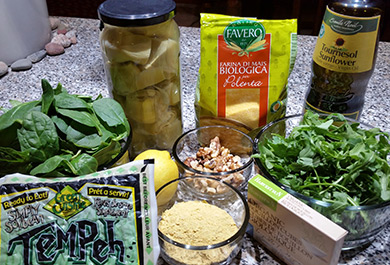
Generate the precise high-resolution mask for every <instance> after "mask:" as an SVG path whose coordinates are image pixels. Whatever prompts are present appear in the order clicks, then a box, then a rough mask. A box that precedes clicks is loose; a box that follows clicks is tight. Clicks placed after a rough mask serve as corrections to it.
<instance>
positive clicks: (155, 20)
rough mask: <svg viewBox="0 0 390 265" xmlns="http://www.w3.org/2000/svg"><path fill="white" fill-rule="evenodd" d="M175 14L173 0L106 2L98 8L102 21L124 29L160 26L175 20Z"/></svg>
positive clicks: (121, 0)
mask: <svg viewBox="0 0 390 265" xmlns="http://www.w3.org/2000/svg"><path fill="white" fill-rule="evenodd" d="M175 12H176V3H175V2H174V1H173V0H106V1H105V2H103V3H102V4H101V5H100V6H99V8H98V15H99V19H100V21H102V22H103V23H107V24H110V25H113V26H122V27H137V26H149V25H155V24H159V23H162V22H164V21H167V20H168V19H170V18H173V17H174V15H175Z"/></svg>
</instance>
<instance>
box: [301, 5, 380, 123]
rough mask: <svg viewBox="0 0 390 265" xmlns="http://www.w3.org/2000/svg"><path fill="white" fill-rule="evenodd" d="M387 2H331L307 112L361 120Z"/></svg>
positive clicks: (314, 64) (320, 37)
mask: <svg viewBox="0 0 390 265" xmlns="http://www.w3.org/2000/svg"><path fill="white" fill-rule="evenodd" d="M382 6H383V2H382V1H378V0H376V1H375V0H331V1H330V2H329V3H328V6H327V7H326V11H325V14H324V18H323V22H322V25H321V28H320V32H319V35H318V39H317V43H316V46H315V49H314V53H313V62H312V74H311V80H310V86H309V88H308V90H307V93H306V101H305V107H304V108H305V110H307V109H310V110H312V111H315V112H318V113H334V112H337V113H341V114H343V115H344V116H346V117H349V118H352V119H356V120H357V119H359V118H360V115H361V111H362V108H363V104H364V95H365V92H366V89H367V85H368V82H369V80H370V78H371V75H372V73H373V71H374V68H375V61H376V52H377V48H378V41H379V28H380V22H381V19H382V16H383V8H382Z"/></svg>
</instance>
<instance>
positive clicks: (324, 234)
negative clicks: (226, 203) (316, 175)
mask: <svg viewBox="0 0 390 265" xmlns="http://www.w3.org/2000/svg"><path fill="white" fill-rule="evenodd" d="M248 205H249V212H250V219H249V223H250V226H251V228H252V229H250V230H249V231H250V233H249V234H250V235H251V236H253V237H254V238H255V239H256V240H257V241H259V242H260V243H262V244H263V245H264V246H265V247H266V248H268V249H269V250H270V251H272V252H273V253H274V254H275V255H276V256H278V257H279V258H280V259H282V260H283V261H284V262H286V264H302V265H312V264H316V265H336V264H338V260H339V256H340V252H341V248H342V246H343V243H344V238H345V236H346V235H347V231H346V230H344V229H343V228H342V227H340V226H338V225H337V224H335V223H334V222H332V221H331V220H329V219H328V218H326V217H325V216H323V215H322V214H320V213H319V212H317V211H315V210H314V209H312V208H311V207H309V206H308V205H306V204H305V203H303V202H302V201H300V200H299V199H297V198H295V197H294V196H292V195H290V194H289V193H287V192H286V191H285V190H283V189H281V188H280V187H278V186H277V185H275V184H274V183H272V182H271V181H269V180H268V179H266V178H264V177H263V176H260V175H257V176H255V177H253V178H252V179H250V180H249V183H248Z"/></svg>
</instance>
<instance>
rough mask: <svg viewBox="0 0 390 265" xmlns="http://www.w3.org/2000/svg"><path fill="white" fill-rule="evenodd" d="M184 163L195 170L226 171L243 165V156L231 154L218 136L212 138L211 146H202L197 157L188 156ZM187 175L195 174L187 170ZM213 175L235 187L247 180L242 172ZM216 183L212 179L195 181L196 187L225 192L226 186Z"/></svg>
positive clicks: (212, 191)
mask: <svg viewBox="0 0 390 265" xmlns="http://www.w3.org/2000/svg"><path fill="white" fill-rule="evenodd" d="M184 164H185V165H187V166H188V167H191V168H193V169H195V170H198V171H205V172H226V171H232V170H234V169H237V168H240V167H242V166H243V165H242V162H241V157H239V156H238V155H233V154H231V153H230V150H229V149H228V148H226V147H224V146H221V143H220V140H219V137H218V136H216V137H214V138H213V139H211V140H210V145H209V146H205V147H200V148H199V150H198V151H197V153H196V156H195V157H187V159H186V160H185V161H184ZM186 175H194V174H192V173H189V172H187V174H186ZM213 177H215V178H217V179H221V180H223V181H225V182H226V183H229V184H231V185H232V186H234V187H238V186H240V185H241V183H243V182H244V180H245V178H244V176H243V175H242V174H241V173H240V172H235V173H232V174H227V175H220V176H213ZM215 183H216V182H214V181H210V180H200V181H197V183H195V187H196V188H198V189H200V190H201V191H203V192H208V193H223V192H225V188H223V187H222V185H221V184H218V185H216V184H215Z"/></svg>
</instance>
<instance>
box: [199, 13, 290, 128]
mask: <svg viewBox="0 0 390 265" xmlns="http://www.w3.org/2000/svg"><path fill="white" fill-rule="evenodd" d="M296 32H297V20H296V19H286V20H261V19H254V18H241V17H232V16H226V15H218V14H205V13H203V14H201V59H200V69H199V78H198V85H197V93H196V100H195V107H196V112H197V123H198V125H200V126H204V125H209V124H221V123H222V124H224V123H225V124H229V125H232V124H234V126H236V127H238V128H239V129H241V130H244V131H250V130H252V129H255V128H258V127H262V126H264V125H265V124H267V123H269V122H271V121H273V120H275V119H278V118H281V117H283V116H284V115H285V113H286V100H287V79H288V76H289V74H290V72H291V70H292V69H293V66H294V62H295V57H296V50H297V49H296V45H297V43H296V39H297V38H296V36H297V35H296ZM216 117H218V118H217V119H216ZM226 121H228V122H227V123H226Z"/></svg>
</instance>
